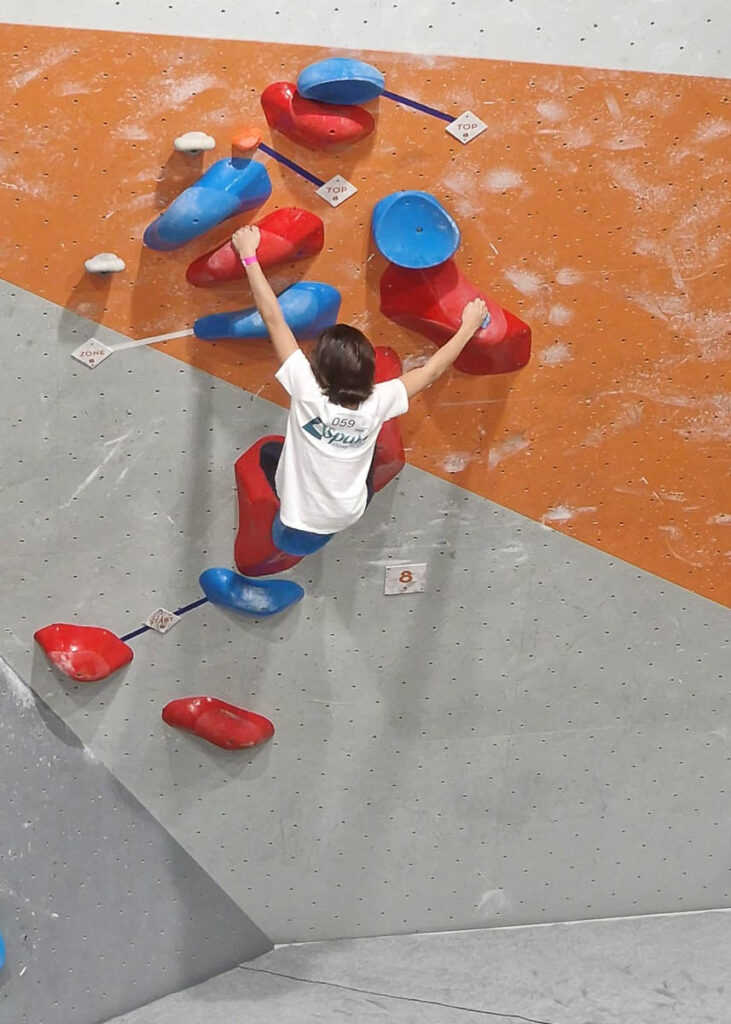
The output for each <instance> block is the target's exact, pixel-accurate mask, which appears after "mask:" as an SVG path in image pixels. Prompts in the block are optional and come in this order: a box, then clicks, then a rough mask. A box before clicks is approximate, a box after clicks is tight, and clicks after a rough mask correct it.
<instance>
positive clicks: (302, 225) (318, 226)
mask: <svg viewBox="0 0 731 1024" xmlns="http://www.w3.org/2000/svg"><path fill="white" fill-rule="evenodd" d="M256 226H257V227H258V228H259V230H260V231H261V242H260V243H259V248H258V249H257V250H256V255H257V258H258V260H259V263H260V264H261V266H262V268H263V269H264V270H266V269H267V268H269V267H275V266H277V264H279V263H289V262H292V261H294V260H305V259H307V258H308V257H309V256H315V255H316V254H317V253H318V252H320V250H321V249H322V246H323V244H324V242H325V225H324V224H323V223H322V220H321V219H320V217H318V216H317V214H315V213H310V211H309V210H300V209H299V208H298V207H296V206H289V207H286V208H285V209H283V210H274V212H273V213H269V214H267V216H266V217H263V218H262V219H261V220H259V221H257V222H256ZM185 276H186V277H187V279H188V281H189V282H190V283H191V284H194V285H196V286H197V287H199V288H206V287H209V286H210V285H214V284H218V283H219V282H221V281H239V280H241V279H242V278H244V277H246V271H245V270H244V266H243V264H242V262H241V259H240V257H239V256H238V254H237V253H236V250H235V249H234V247H233V246H232V245H231V241H230V240H229V241H228V242H225V243H224V244H223V245H221V246H219V247H218V249H212V250H211V251H210V252H207V253H204V255H203V256H199V257H198V259H197V260H194V261H193V262H192V263H191V264H190V266H189V267H188V270H187V273H186V275H185Z"/></svg>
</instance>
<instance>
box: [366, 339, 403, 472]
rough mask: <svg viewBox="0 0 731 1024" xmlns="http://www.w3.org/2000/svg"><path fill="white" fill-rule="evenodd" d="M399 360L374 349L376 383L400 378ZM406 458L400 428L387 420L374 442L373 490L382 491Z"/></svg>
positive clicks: (383, 349)
mask: <svg viewBox="0 0 731 1024" xmlns="http://www.w3.org/2000/svg"><path fill="white" fill-rule="evenodd" d="M401 372H402V371H401V360H400V359H399V357H398V355H397V353H396V352H394V350H393V349H392V348H386V347H385V346H382V345H379V346H377V347H376V383H377V384H380V383H382V382H383V381H385V380H393V378H394V377H400V376H401ZM405 462H406V457H405V455H404V444H403V441H402V440H401V427H400V426H399V421H398V420H397V419H393V420H387V422H386V423H384V424H383V426H382V427H381V429H380V432H379V434H378V440H377V441H376V460H375V466H374V468H373V490H374V491H382V490H383V488H384V487H385V486H386V484H389V483H390V482H391V481H392V480H393V478H394V477H395V476H396V475H397V474H398V473H400V472H401V470H402V469H403V468H404V464H405Z"/></svg>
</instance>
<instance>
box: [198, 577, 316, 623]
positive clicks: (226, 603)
mask: <svg viewBox="0 0 731 1024" xmlns="http://www.w3.org/2000/svg"><path fill="white" fill-rule="evenodd" d="M199 582H200V585H201V587H202V588H203V593H204V594H205V595H206V597H207V598H208V600H209V601H210V602H211V603H212V604H220V605H222V606H223V607H224V608H231V610H232V611H235V612H243V614H244V615H253V616H254V617H255V618H257V619H260V618H263V617H265V616H267V615H277V614H278V613H279V612H283V611H285V610H286V609H287V608H290V607H291V606H292V605H293V604H297V602H298V601H301V600H302V598H303V597H304V596H305V592H304V590H303V589H302V587H301V586H300V585H299V583H294V582H293V581H292V580H250V579H248V578H247V577H246V576H240V575H239V574H238V573H237V572H234V571H233V569H206V571H205V572H204V573H201V576H200V579H199Z"/></svg>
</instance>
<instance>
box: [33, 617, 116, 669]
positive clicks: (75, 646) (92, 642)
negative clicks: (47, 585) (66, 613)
mask: <svg viewBox="0 0 731 1024" xmlns="http://www.w3.org/2000/svg"><path fill="white" fill-rule="evenodd" d="M34 639H35V641H36V643H37V644H38V645H39V646H40V647H42V648H43V650H44V651H45V653H46V657H47V658H48V659H49V661H51V662H52V663H53V664H54V665H55V666H56V668H58V669H60V670H61V671H62V672H63V673H64V675H67V676H68V677H69V678H70V679H74V680H75V681H76V682H77V683H96V682H98V681H99V680H100V679H106V678H107V676H110V675H111V674H112V672H116V671H117V669H120V668H122V666H123V665H128V664H129V663H130V661H132V658H133V657H134V652H133V651H132V648H131V647H128V646H127V644H126V643H125V642H124V641H123V640H120V639H119V637H118V636H117V635H116V633H112V632H110V630H108V629H103V628H102V627H101V626H79V625H76V624H75V623H69V622H54V623H52V624H51V625H50V626H44V627H43V628H42V629H39V630H37V631H36V633H35V634H34Z"/></svg>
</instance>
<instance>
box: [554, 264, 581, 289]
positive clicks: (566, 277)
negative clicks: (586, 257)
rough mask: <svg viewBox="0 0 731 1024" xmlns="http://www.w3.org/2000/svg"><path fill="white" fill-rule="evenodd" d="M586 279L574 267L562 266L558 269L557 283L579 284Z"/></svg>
mask: <svg viewBox="0 0 731 1024" xmlns="http://www.w3.org/2000/svg"><path fill="white" fill-rule="evenodd" d="M583 280H584V275H583V274H582V272H581V271H580V270H576V269H575V268H574V267H561V269H560V270H557V271H556V284H563V285H569V284H579V283H580V282H581V281H583Z"/></svg>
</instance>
